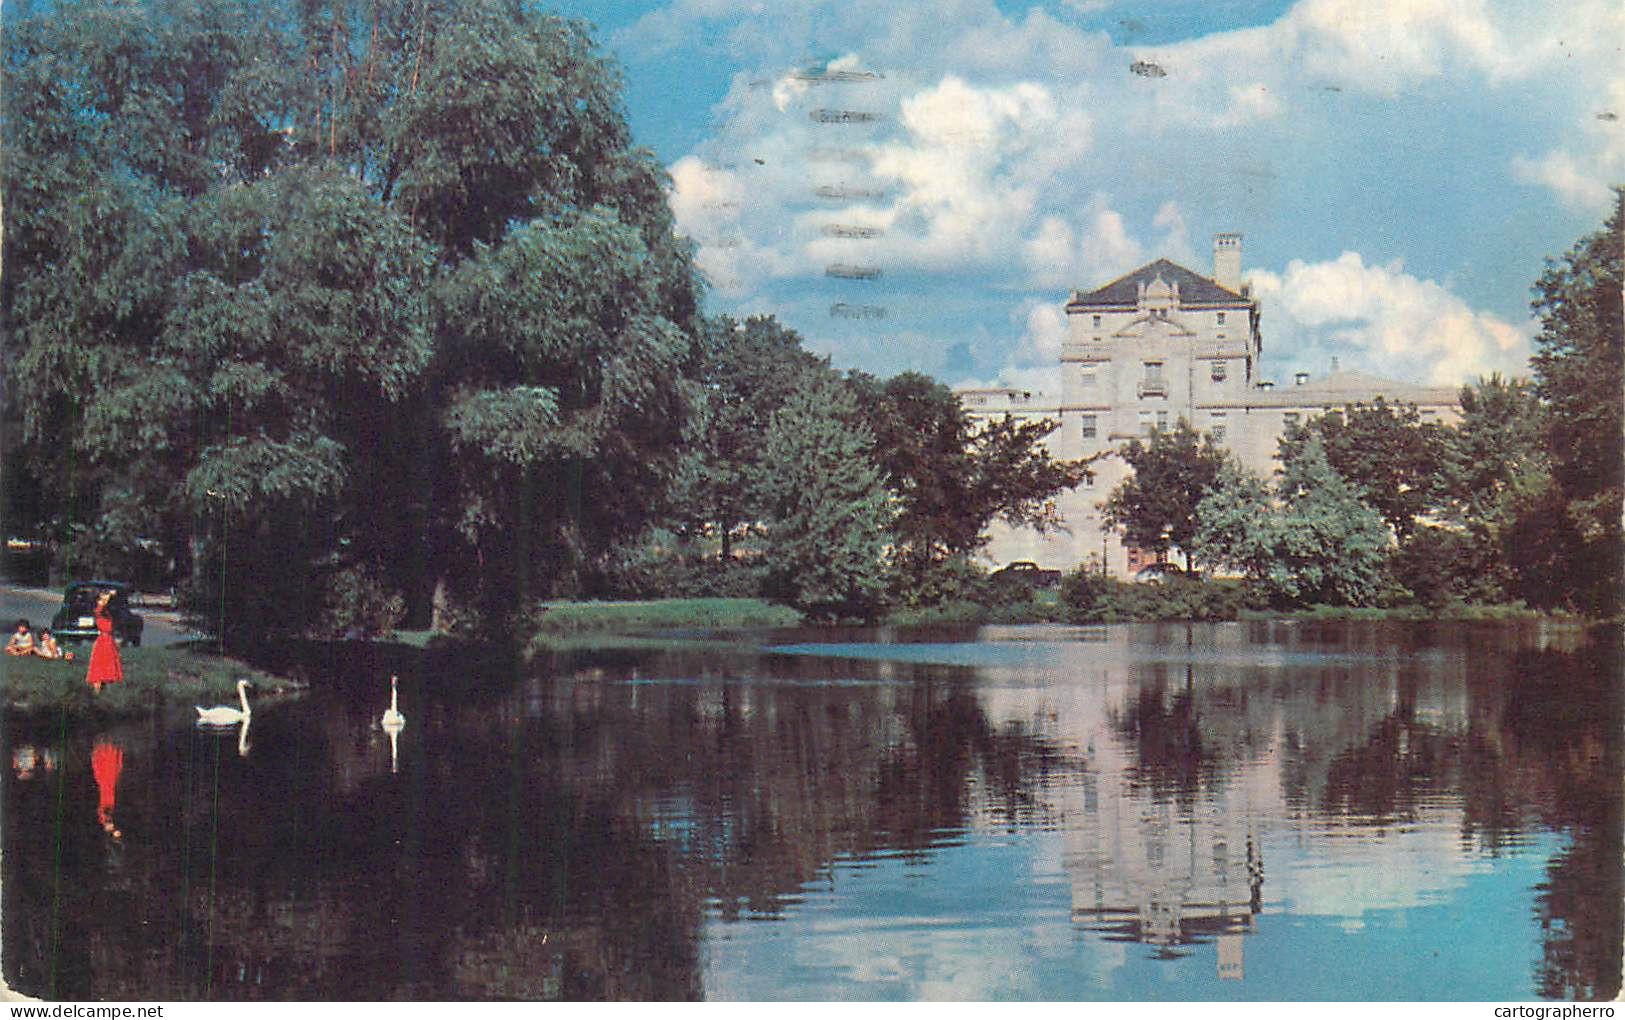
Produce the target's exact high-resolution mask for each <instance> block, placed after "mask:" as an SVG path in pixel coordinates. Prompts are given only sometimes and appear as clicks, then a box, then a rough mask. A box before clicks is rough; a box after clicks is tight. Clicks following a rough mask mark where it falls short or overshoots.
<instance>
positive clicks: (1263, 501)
mask: <svg viewBox="0 0 1625 1020" xmlns="http://www.w3.org/2000/svg"><path fill="white" fill-rule="evenodd" d="M1197 520H1198V528H1197V533H1196V537H1195V539H1194V545H1195V548H1196V551H1197V554H1198V555H1199V556H1200V557H1201V558H1202V559H1203V560H1204V561H1205V562H1208V563H1212V564H1214V565H1217V566H1224V567H1229V568H1231V569H1235V570H1240V571H1241V572H1243V573H1245V574H1246V575H1247V576H1248V577H1249V578H1250V579H1252V580H1253V581H1255V582H1258V583H1259V584H1260V585H1262V586H1263V587H1264V588H1265V589H1266V590H1268V591H1269V592H1270V593H1271V594H1272V595H1273V596H1274V597H1275V598H1276V599H1277V600H1280V601H1285V602H1289V603H1298V604H1312V603H1325V604H1331V605H1356V606H1358V605H1370V604H1372V603H1373V602H1375V601H1377V600H1378V599H1379V598H1380V597H1381V596H1382V595H1383V593H1384V591H1385V589H1386V586H1387V585H1386V578H1385V577H1384V572H1383V567H1384V564H1385V562H1386V560H1387V556H1388V551H1389V538H1390V534H1389V530H1388V527H1387V525H1386V524H1385V523H1384V522H1383V520H1382V518H1381V517H1380V516H1379V515H1378V514H1377V512H1376V511H1375V510H1373V509H1372V508H1371V507H1370V506H1369V505H1367V504H1366V503H1365V502H1364V500H1362V499H1361V493H1360V491H1359V489H1358V488H1357V487H1355V486H1353V485H1351V484H1350V483H1349V482H1348V481H1347V480H1346V479H1344V478H1343V477H1342V476H1341V475H1339V474H1338V473H1337V472H1336V471H1335V470H1333V468H1332V466H1331V464H1330V462H1329V461H1328V459H1327V457H1326V452H1325V450H1324V448H1323V447H1322V446H1321V441H1320V438H1319V436H1316V435H1310V436H1309V437H1308V438H1307V439H1306V440H1305V442H1303V443H1302V444H1300V445H1298V446H1297V447H1296V448H1295V449H1294V450H1293V451H1292V453H1291V455H1290V458H1289V459H1288V460H1287V461H1286V462H1285V464H1284V465H1283V472H1282V477H1281V478H1280V480H1279V482H1278V483H1277V485H1276V487H1275V490H1274V491H1273V492H1271V491H1270V490H1269V488H1268V487H1267V486H1266V485H1265V484H1264V483H1263V482H1262V481H1261V480H1260V479H1258V478H1256V477H1254V476H1252V475H1251V474H1249V473H1248V472H1247V471H1246V470H1245V469H1244V468H1241V467H1240V466H1239V465H1236V464H1234V463H1231V464H1227V465H1226V466H1225V468H1224V469H1223V470H1221V471H1220V473H1219V477H1218V480H1217V482H1216V484H1215V485H1214V486H1213V488H1212V490H1211V491H1210V492H1209V493H1208V495H1207V496H1206V497H1205V498H1204V499H1203V500H1202V501H1201V503H1200V504H1199V506H1198V508H1197Z"/></svg>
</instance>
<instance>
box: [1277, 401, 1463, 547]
mask: <svg viewBox="0 0 1625 1020" xmlns="http://www.w3.org/2000/svg"><path fill="white" fill-rule="evenodd" d="M1311 439H1318V440H1319V441H1320V444H1321V447H1322V449H1323V450H1324V451H1325V454H1324V455H1325V457H1326V460H1327V462H1328V463H1329V464H1330V465H1331V467H1332V469H1333V470H1334V471H1336V472H1337V473H1338V474H1339V475H1340V476H1342V477H1343V478H1345V479H1347V480H1348V481H1349V482H1350V483H1352V484H1353V485H1355V486H1357V487H1358V488H1359V489H1360V492H1361V495H1362V498H1363V499H1364V501H1365V502H1366V503H1367V504H1368V505H1370V506H1371V507H1372V508H1373V509H1375V510H1376V511H1377V512H1378V513H1379V514H1381V515H1382V518H1383V520H1385V521H1386V522H1388V525H1389V527H1391V528H1393V529H1394V532H1395V533H1396V534H1397V535H1399V536H1400V537H1401V538H1403V537H1404V536H1406V535H1408V534H1410V531H1411V529H1412V528H1413V527H1415V525H1416V519H1417V517H1419V516H1421V515H1422V514H1425V513H1427V512H1428V511H1429V510H1430V509H1432V508H1433V507H1435V506H1437V505H1438V504H1439V502H1440V500H1441V495H1442V493H1441V479H1442V478H1443V476H1444V468H1445V463H1446V449H1445V440H1444V436H1443V434H1442V431H1441V430H1440V428H1439V427H1438V426H1436V425H1433V424H1431V423H1423V421H1422V419H1421V414H1420V412H1418V411H1417V409H1416V408H1415V407H1414V406H1410V405H1398V406H1396V405H1391V404H1388V403H1386V402H1385V401H1384V400H1383V399H1382V398H1381V397H1378V398H1377V400H1376V402H1375V403H1373V404H1370V405H1366V404H1355V405H1353V406H1350V407H1346V408H1344V409H1343V410H1341V411H1331V412H1329V413H1327V414H1324V415H1321V416H1319V417H1316V418H1311V419H1310V420H1309V421H1308V422H1306V423H1304V424H1303V425H1300V426H1296V427H1294V428H1291V429H1288V430H1287V433H1286V434H1285V435H1284V436H1282V437H1281V442H1280V458H1281V461H1282V462H1283V463H1288V462H1291V461H1292V460H1294V459H1295V458H1297V457H1298V455H1299V453H1300V451H1301V450H1302V449H1303V447H1304V446H1305V444H1307V443H1308V442H1309V441H1310V440H1311Z"/></svg>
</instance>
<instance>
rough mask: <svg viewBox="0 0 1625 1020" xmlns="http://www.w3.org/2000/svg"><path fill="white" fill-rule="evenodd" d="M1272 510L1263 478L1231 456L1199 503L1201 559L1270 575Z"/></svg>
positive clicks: (1196, 548) (1196, 547) (1195, 546)
mask: <svg viewBox="0 0 1625 1020" xmlns="http://www.w3.org/2000/svg"><path fill="white" fill-rule="evenodd" d="M1273 514H1274V507H1273V505H1272V503H1271V495H1270V491H1269V487H1268V486H1266V485H1265V484H1264V482H1263V480H1261V479H1259V478H1258V477H1256V476H1254V475H1253V474H1252V473H1251V472H1249V471H1248V470H1247V469H1246V468H1243V467H1242V466H1241V465H1240V464H1239V463H1237V462H1235V461H1227V462H1226V463H1225V465H1224V467H1222V468H1221V469H1220V470H1219V474H1218V477H1217V478H1216V479H1215V480H1214V484H1213V487H1212V488H1211V489H1209V490H1208V492H1207V495H1205V496H1203V497H1202V500H1201V502H1200V503H1198V504H1197V505H1196V524H1197V527H1196V534H1195V536H1194V537H1193V538H1192V540H1191V546H1192V550H1193V552H1194V553H1195V556H1196V558H1197V559H1198V560H1200V561H1201V562H1203V563H1205V564H1207V565H1208V566H1209V567H1212V568H1220V569H1227V570H1231V571H1235V572H1237V573H1240V574H1243V575H1245V576H1246V577H1250V578H1253V579H1255V580H1257V579H1261V578H1263V577H1265V576H1266V575H1267V574H1268V573H1269V569H1270V565H1271V561H1272V558H1273V556H1274V548H1273V546H1272V538H1273V533H1272V531H1271V530H1270V528H1269V527H1267V525H1268V522H1269V521H1270V520H1271V518H1272V515H1273Z"/></svg>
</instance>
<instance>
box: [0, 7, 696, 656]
mask: <svg viewBox="0 0 1625 1020" xmlns="http://www.w3.org/2000/svg"><path fill="white" fill-rule="evenodd" d="M5 47H6V54H5V59H6V66H7V88H6V90H5V92H4V97H3V99H4V102H5V110H4V115H5V116H4V143H5V147H6V151H7V171H8V172H7V175H6V178H5V180H4V189H5V192H4V195H3V201H4V206H5V208H6V212H7V230H6V232H5V235H4V245H5V250H4V253H3V255H4V260H5V264H6V267H7V272H6V273H5V274H4V276H3V277H0V319H3V322H0V325H3V327H4V328H5V330H6V332H7V335H8V338H9V339H11V340H12V341H13V346H12V350H11V352H10V353H11V354H12V360H13V364H14V366H15V367H16V368H17V371H16V372H13V373H8V379H7V385H8V392H7V394H6V397H7V400H6V408H7V412H6V413H7V415H8V419H9V420H8V424H10V423H11V422H15V424H16V426H17V427H16V428H15V429H11V428H8V429H7V440H8V443H9V446H8V449H7V450H6V461H7V477H8V482H9V481H10V480H12V479H15V478H20V477H25V476H26V477H29V478H36V479H40V480H41V481H43V480H44V479H47V478H49V479H51V481H52V486H51V489H50V493H49V495H48V496H46V497H44V498H42V499H40V500H36V501H33V502H32V503H30V502H28V501H24V502H22V503H20V504H18V509H22V510H25V511H27V512H28V513H30V514H31V515H32V516H33V517H34V518H35V520H34V521H33V522H31V524H33V525H36V526H37V528H38V529H39V530H42V531H43V532H44V533H46V534H48V535H49V536H50V537H52V538H54V539H55V540H56V541H57V542H58V544H59V545H60V546H61V547H62V548H63V549H64V552H65V555H68V556H72V557H74V558H75V559H76V560H77V561H79V562H80V563H86V564H94V563H105V564H108V565H116V564H117V563H119V562H122V561H123V560H124V559H128V558H129V556H130V555H131V551H132V550H134V549H138V548H142V549H144V548H147V547H148V546H149V545H150V544H151V543H153V542H156V543H158V545H159V546H161V549H162V552H161V556H160V558H161V559H163V560H165V561H173V562H175V563H176V564H177V565H178V566H179V569H181V570H183V571H189V572H190V573H191V575H192V577H191V582H190V588H191V589H192V590H193V591H194V592H196V593H197V594H198V597H199V598H200V600H201V601H202V603H204V604H207V605H209V606H211V607H212V609H211V613H212V614H213V615H214V616H215V617H216V618H217V619H222V620H230V621H236V624H235V625H240V626H247V627H253V628H259V629H275V628H278V627H286V628H292V629H298V628H301V627H305V626H310V625H312V624H315V623H317V622H318V617H319V616H320V614H321V611H322V606H323V605H325V604H326V601H327V599H326V597H325V595H324V593H323V586H324V585H326V584H327V583H329V581H331V580H333V579H335V578H337V577H338V576H339V575H336V574H334V573H333V570H334V567H333V563H334V562H335V560H334V555H335V551H336V550H338V549H341V548H342V549H343V550H344V552H343V559H344V560H345V562H367V563H375V564H383V565H385V566H384V569H385V570H386V571H387V572H388V573H390V574H391V576H390V577H389V578H387V579H385V580H387V583H388V586H389V587H390V588H392V589H395V588H398V589H401V590H403V591H405V592H406V594H407V596H408V600H409V602H410V603H412V604H413V605H414V606H415V607H416V611H417V613H418V615H419V616H420V617H421V616H423V615H425V614H426V612H427V609H428V606H429V602H430V598H429V592H430V591H431V590H435V589H444V588H446V587H447V586H449V587H451V588H453V589H458V591H457V592H456V593H455V595H456V597H458V598H460V599H461V601H462V603H463V604H464V605H467V606H471V607H474V608H475V609H477V610H479V611H484V612H488V613H489V612H492V611H506V610H508V609H511V608H513V605H514V603H515V601H516V600H517V599H518V598H519V597H520V594H521V593H524V592H530V591H541V590H551V589H555V588H560V587H569V586H571V585H579V583H581V582H580V579H581V578H582V577H583V576H584V575H585V574H586V573H587V571H588V568H589V565H590V564H591V563H592V562H593V560H594V559H595V557H597V556H599V555H601V554H602V552H603V550H605V549H606V548H608V547H610V546H611V545H613V544H614V543H615V542H616V541H618V540H620V539H621V538H624V537H625V536H627V535H630V534H633V533H635V532H636V531H638V530H639V529H640V528H641V527H643V526H644V524H645V523H646V522H647V520H648V518H649V516H650V514H651V512H652V508H653V506H654V505H655V504H656V503H657V502H658V497H659V494H660V492H661V489H662V487H663V486H664V485H665V484H666V482H667V480H668V478H669V477H670V475H671V474H672V470H673V469H672V462H673V460H674V450H675V449H676V447H677V445H678V443H679V442H680V440H681V437H682V431H681V429H680V428H673V427H672V425H673V423H674V422H678V423H680V422H683V421H685V420H686V419H687V418H688V416H689V404H690V402H691V400H692V399H693V395H694V393H693V387H692V386H691V385H690V384H689V383H688V382H687V381H686V378H687V377H688V376H689V375H691V374H692V372H693V369H694V365H695V362H696V360H697V357H698V347H697V344H696V342H695V338H694V335H693V328H694V325H695V309H696V305H697V297H696V289H695V284H694V279H693V276H692V273H691V271H690V269H689V264H688V249H687V248H686V246H685V244H684V242H681V241H679V240H677V239H676V237H675V236H674V232H673V230H672V220H671V215H670V211H669V210H668V209H667V207H666V205H665V199H664V193H663V186H664V178H663V176H662V174H661V171H660V170H659V167H658V165H657V164H656V163H655V162H654V161H653V159H652V157H651V156H650V155H649V154H648V153H646V152H642V151H640V150H634V149H633V148H631V144H630V138H629V134H628V132H627V129H626V125H625V123H624V119H623V117H622V114H621V111H620V105H619V104H620V99H619V88H620V85H619V81H618V79H617V76H616V74H615V72H614V70H613V68H612V67H611V65H610V64H609V63H608V62H606V61H605V60H604V59H603V58H602V57H600V56H599V55H598V54H597V53H595V52H594V50H593V46H592V42H591V40H590V38H589V37H588V35H587V33H586V31H585V29H584V28H583V27H582V26H581V25H579V24H575V23H571V22H565V21H562V20H560V19H558V18H555V17H552V16H550V15H546V14H543V13H541V12H540V11H539V10H537V9H535V8H533V7H529V6H524V5H514V4H487V3H482V2H474V0H469V2H454V3H450V4H439V3H434V4H424V3H418V2H416V0H378V2H376V3H371V4H368V5H364V6H362V5H349V4H329V3H326V2H325V0H316V2H314V3H308V4H301V5H296V6H294V7H289V6H287V5H284V4H281V3H279V2H276V0H247V2H244V3H239V4H219V3H214V2H212V0H166V2H162V3H160V2H156V0H154V2H145V0H133V2H131V3H127V4H118V5H113V6H108V5H106V4H102V3H99V2H94V0H68V2H66V3H61V4H53V5H50V6H49V7H48V8H40V9H38V10H37V12H30V11H24V12H22V13H20V14H19V13H17V12H15V11H14V10H11V9H8V11H7V19H6V35H5ZM19 377H22V378H28V379H31V380H43V381H44V383H43V384H42V385H34V386H30V387H17V386H16V385H15V380H16V379H18V378H19ZM19 462H20V470H19V469H15V468H14V467H13V465H14V464H19ZM131 506H140V507H142V508H144V512H143V513H141V514H134V513H129V512H126V511H125V509H124V508H128V507H131ZM245 539H247V540H246V541H245ZM121 558H122V559H121Z"/></svg>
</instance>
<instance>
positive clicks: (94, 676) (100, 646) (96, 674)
mask: <svg viewBox="0 0 1625 1020" xmlns="http://www.w3.org/2000/svg"><path fill="white" fill-rule="evenodd" d="M96 630H97V632H98V633H97V634H96V643H95V644H94V645H91V646H90V671H89V672H88V673H86V674H85V682H86V683H88V684H91V685H93V686H94V685H100V684H116V683H118V682H119V681H120V680H123V679H124V663H122V662H120V661H119V657H118V645H116V644H114V643H113V621H112V619H111V618H110V617H109V616H108V615H107V614H106V613H103V612H101V611H99V610H98V611H97V613H96Z"/></svg>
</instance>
